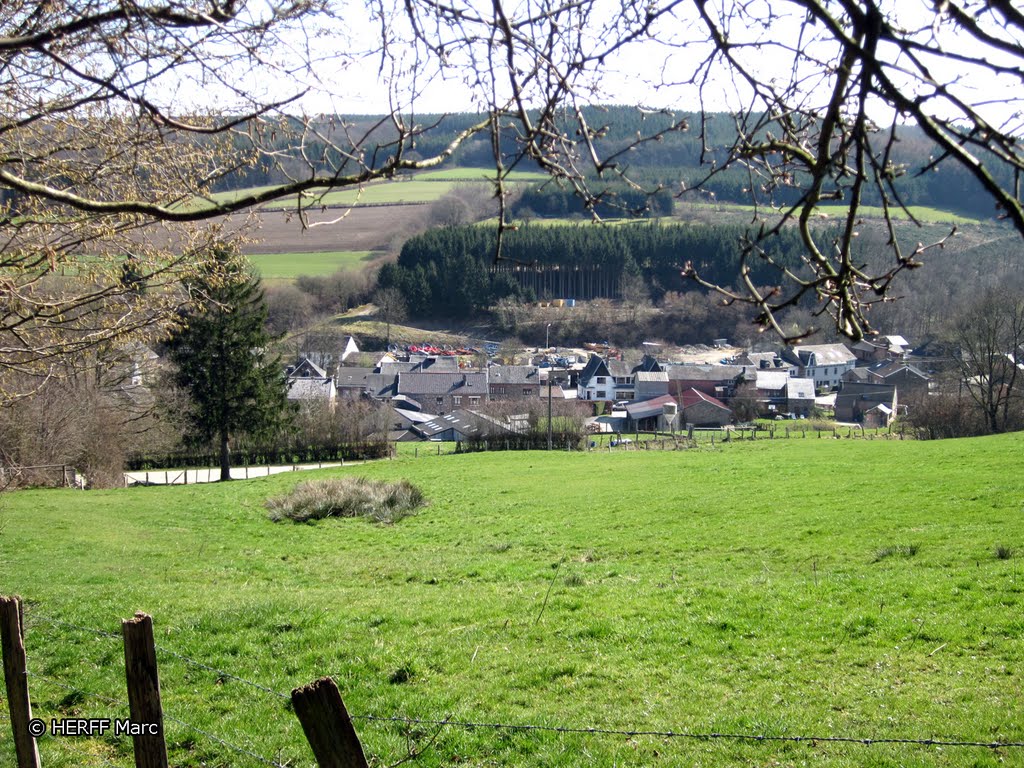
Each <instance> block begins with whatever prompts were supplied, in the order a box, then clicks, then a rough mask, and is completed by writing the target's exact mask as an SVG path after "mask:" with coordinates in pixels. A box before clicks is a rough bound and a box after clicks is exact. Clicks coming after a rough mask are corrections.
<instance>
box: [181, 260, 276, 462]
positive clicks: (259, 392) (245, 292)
mask: <svg viewBox="0 0 1024 768" xmlns="http://www.w3.org/2000/svg"><path fill="white" fill-rule="evenodd" d="M215 261H216V264H215V266H214V268H213V269H212V270H210V271H208V272H206V273H205V274H204V275H203V276H202V277H201V278H200V279H198V280H196V281H195V282H194V283H192V284H191V285H189V290H190V291H191V292H192V293H193V295H194V296H196V297H198V299H199V308H198V310H197V311H195V312H194V313H192V314H189V315H188V316H187V317H185V318H184V323H183V325H182V327H181V330H180V331H178V332H177V333H176V334H175V335H174V336H173V337H172V339H171V340H170V343H169V349H170V358H171V360H172V361H173V362H174V363H175V365H176V366H177V370H176V373H175V375H174V376H175V383H176V384H177V385H178V386H179V387H181V388H182V389H184V390H185V391H187V392H188V394H189V397H190V399H191V401H192V408H191V410H190V412H189V413H188V414H187V423H188V435H187V436H188V438H189V439H190V440H191V441H193V442H197V443H204V444H209V443H210V442H212V441H214V440H216V441H217V442H218V445H219V452H220V479H221V480H230V479H231V452H230V441H231V438H232V436H233V435H235V434H237V433H238V432H245V433H247V434H249V435H255V436H260V435H266V434H271V433H273V432H274V431H276V430H277V429H279V428H281V427H282V426H284V425H285V424H286V423H287V422H288V421H289V420H290V418H291V412H292V409H291V407H290V403H289V402H288V399H287V384H286V380H285V374H284V368H283V366H282V365H281V361H280V358H279V357H278V356H276V355H272V354H270V351H269V347H270V344H271V343H272V342H273V338H272V337H271V335H270V334H269V333H268V332H267V330H266V327H265V321H266V317H267V307H266V303H265V302H264V299H263V291H262V289H261V288H260V284H259V278H258V277H257V276H255V275H253V274H252V273H251V272H249V271H248V270H247V269H246V267H245V265H244V262H243V261H242V259H241V257H239V256H237V255H236V254H231V253H223V254H218V258H217V259H216V260H215Z"/></svg>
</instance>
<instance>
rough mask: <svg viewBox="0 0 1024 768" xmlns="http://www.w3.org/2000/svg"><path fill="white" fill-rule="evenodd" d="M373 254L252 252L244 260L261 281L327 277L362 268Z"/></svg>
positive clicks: (356, 252) (351, 252)
mask: <svg viewBox="0 0 1024 768" xmlns="http://www.w3.org/2000/svg"><path fill="white" fill-rule="evenodd" d="M376 255H377V253H376V252H375V251H333V252H327V253H255V254H252V255H250V256H248V257H247V258H248V259H249V262H250V263H251V264H252V265H253V267H255V268H256V270H257V271H258V272H259V273H260V276H261V277H262V278H263V279H264V280H294V279H295V278H297V277H300V276H302V275H312V276H318V275H330V274H332V273H334V272H337V271H339V270H343V269H347V270H357V269H362V268H363V267H365V266H366V264H367V263H368V262H370V261H372V260H373V258H374V257H375V256H376Z"/></svg>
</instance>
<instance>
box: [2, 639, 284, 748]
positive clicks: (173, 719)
mask: <svg viewBox="0 0 1024 768" xmlns="http://www.w3.org/2000/svg"><path fill="white" fill-rule="evenodd" d="M83 629H84V628H83ZM27 674H28V675H29V676H30V677H35V678H38V679H40V680H43V681H45V682H47V683H49V684H51V685H55V686H57V687H58V688H63V689H64V690H67V691H71V692H72V693H76V694H79V695H81V696H85V697H88V698H92V699H96V700H97V701H102V702H104V703H106V704H111V705H114V706H117V707H123V708H125V709H129V708H130V707H129V704H128V702H126V701H121V700H118V699H114V698H111V697H109V696H104V695H102V694H99V693H95V692H93V691H87V690H85V689H83V688H81V687H79V686H76V685H70V684H68V683H65V682H63V681H61V680H58V679H56V678H54V677H51V676H49V675H44V674H40V673H38V672H32V671H28V673H27ZM237 679H241V678H237ZM268 690H269V689H268ZM275 693H276V692H275ZM286 698H287V697H286ZM163 717H164V719H165V720H170V721H171V722H173V723H177V724H178V725H180V726H182V727H184V728H187V729H189V730H191V731H194V732H195V733H198V734H200V735H202V736H205V737H206V738H208V739H210V740H211V741H215V742H216V743H218V744H220V745H221V746H224V747H227V748H228V749H231V750H232V751H234V752H237V753H238V754H240V755H245V756H247V757H250V758H252V759H253V760H256V761H257V762H260V763H263V764H264V765H270V766H274V768H289V767H288V766H287V765H284V764H282V763H279V762H277V761H275V760H272V759H270V758H268V757H264V756H263V755H260V754H257V753H256V752H253V751H252V750H250V749H247V748H246V747H243V746H240V745H238V744H234V743H232V742H230V741H228V740H227V739H224V738H221V737H220V736H217V735H216V734H213V733H210V732H209V731H206V730H204V729H202V728H199V727H198V726H196V725H193V724H192V723H189V722H187V721H185V720H182V719H180V718H178V717H174V716H173V715H170V714H168V713H167V712H166V711H165V712H164V713H163ZM5 719H9V718H7V717H6V716H5ZM92 757H98V756H96V755H92ZM101 759H102V758H101ZM107 765H111V764H110V763H107ZM114 768H119V766H114Z"/></svg>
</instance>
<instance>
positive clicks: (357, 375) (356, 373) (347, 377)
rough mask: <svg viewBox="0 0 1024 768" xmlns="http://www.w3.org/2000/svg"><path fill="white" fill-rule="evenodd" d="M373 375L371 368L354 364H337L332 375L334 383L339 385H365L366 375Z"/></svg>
mask: <svg viewBox="0 0 1024 768" xmlns="http://www.w3.org/2000/svg"><path fill="white" fill-rule="evenodd" d="M372 375H373V369H372V368H356V367H354V366H339V367H338V372H337V374H336V375H335V376H334V383H335V384H337V385H338V386H339V387H350V388H351V387H365V386H366V382H367V377H368V376H372Z"/></svg>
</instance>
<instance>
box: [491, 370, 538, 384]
mask: <svg viewBox="0 0 1024 768" xmlns="http://www.w3.org/2000/svg"><path fill="white" fill-rule="evenodd" d="M487 377H488V380H489V381H490V383H491V384H540V377H539V376H538V374H537V367H536V366H533V365H492V366H491V367H490V368H488V369H487Z"/></svg>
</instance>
